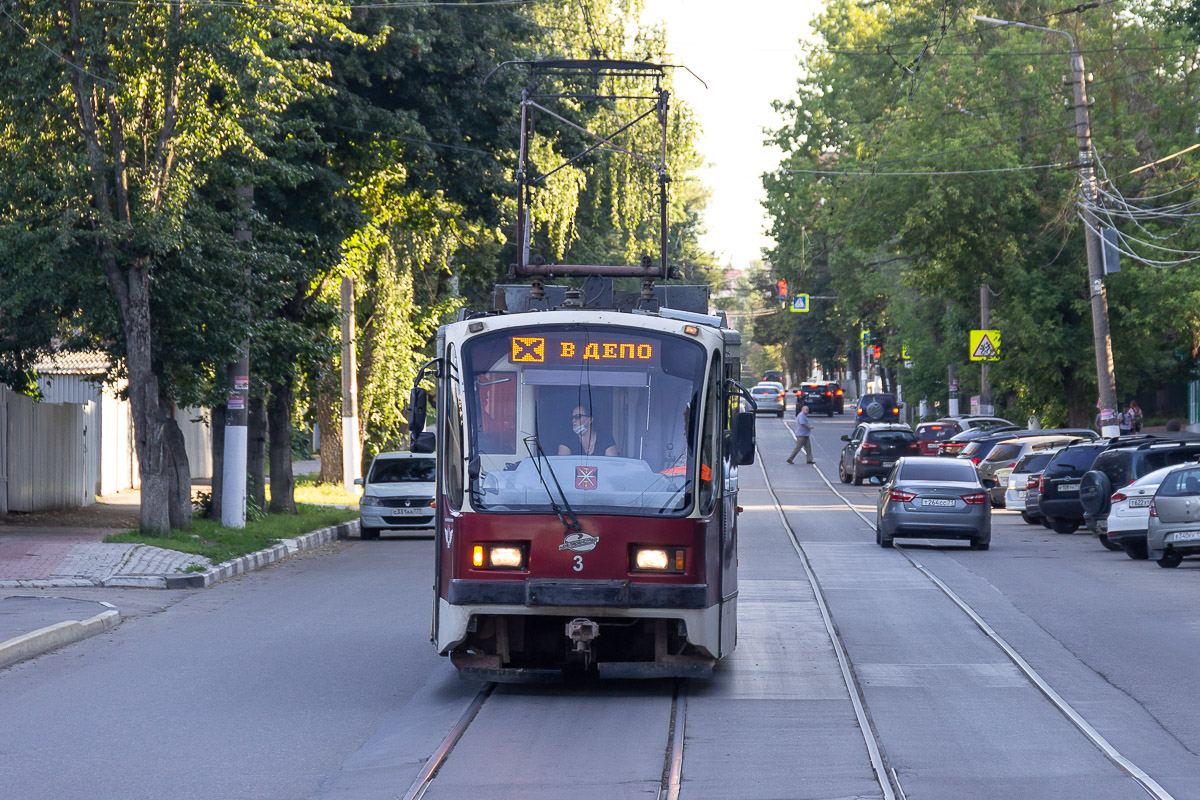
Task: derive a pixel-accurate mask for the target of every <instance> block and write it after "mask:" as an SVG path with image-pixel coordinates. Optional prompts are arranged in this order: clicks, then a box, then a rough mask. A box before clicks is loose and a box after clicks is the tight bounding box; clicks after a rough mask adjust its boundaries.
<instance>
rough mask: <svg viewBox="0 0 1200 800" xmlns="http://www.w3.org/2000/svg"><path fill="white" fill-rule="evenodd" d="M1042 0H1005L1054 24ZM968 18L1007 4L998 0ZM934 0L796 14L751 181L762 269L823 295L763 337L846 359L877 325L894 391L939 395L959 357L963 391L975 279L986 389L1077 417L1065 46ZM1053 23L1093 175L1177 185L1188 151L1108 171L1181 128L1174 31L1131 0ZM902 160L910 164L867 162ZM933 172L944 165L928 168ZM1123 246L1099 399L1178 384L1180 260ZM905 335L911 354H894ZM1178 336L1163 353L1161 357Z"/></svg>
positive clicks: (820, 356) (1086, 400) (1190, 63)
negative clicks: (788, 68) (1172, 262)
mask: <svg viewBox="0 0 1200 800" xmlns="http://www.w3.org/2000/svg"><path fill="white" fill-rule="evenodd" d="M1054 10H1057V9H1055V8H1052V7H1051V6H1049V5H1044V4H1039V3H1033V4H1024V5H1023V6H1022V7H1021V9H1020V12H1019V16H1020V18H1022V19H1030V20H1033V21H1034V24H1055V25H1057V24H1058V23H1057V22H1053V23H1045V22H1044V21H1042V17H1040V16H1039V15H1042V14H1045V13H1047V12H1050V11H1054ZM972 11H973V12H974V13H979V14H985V15H989V16H994V17H1000V18H1015V17H1014V16H1013V15H1014V14H1017V12H1016V11H1014V10H1013V9H1012V8H1011V7H1010V6H1007V5H1005V4H986V3H985V4H984V5H983V6H981V7H978V8H974V9H972ZM945 12H946V8H945V7H944V5H943V4H941V3H934V2H932V1H931V0H905V1H904V2H891V3H887V4H870V5H866V4H861V3H859V2H856V0H835V2H831V3H829V4H828V5H827V6H826V8H825V11H824V13H823V14H822V15H821V16H820V17H818V19H817V21H816V24H815V30H816V32H817V34H818V35H819V36H820V37H821V38H822V39H823V41H824V42H825V43H826V44H827V45H828V47H827V48H819V49H815V50H813V51H812V53H811V55H810V56H809V57H808V59H807V62H806V63H805V65H804V67H805V70H806V75H805V77H804V78H803V79H802V80H801V81H800V83H799V88H798V92H797V95H796V96H795V97H793V98H791V99H789V100H787V101H786V102H782V103H779V104H778V107H779V108H780V109H781V111H783V113H784V114H785V117H786V118H787V120H788V122H787V124H786V125H785V126H784V127H783V128H781V129H780V130H778V131H776V132H775V135H774V138H775V141H776V142H777V143H778V144H779V146H780V147H781V148H782V149H783V150H784V152H785V158H784V160H783V163H782V164H781V165H780V168H779V169H778V170H776V171H775V172H773V173H772V174H770V175H768V176H767V177H766V179H765V183H766V187H767V194H768V200H767V207H768V210H769V213H770V215H771V217H772V220H773V230H772V232H773V234H774V236H775V239H776V242H777V246H776V248H775V250H774V251H773V252H772V254H771V260H772V262H773V263H774V269H775V271H776V272H777V274H778V276H779V277H784V278H788V279H789V280H790V281H792V285H793V286H801V285H802V286H804V287H805V288H806V289H807V288H808V287H809V286H814V287H815V286H822V287H824V286H828V287H829V288H830V289H831V292H830V293H831V294H836V295H837V297H838V300H837V302H836V309H835V310H834V312H833V313H831V314H827V315H825V316H824V317H823V318H821V319H815V318H812V317H806V318H803V319H795V317H801V316H802V315H790V317H791V318H787V317H785V318H783V319H781V320H780V322H781V324H782V325H783V326H784V328H785V329H786V330H780V331H777V332H776V333H775V334H774V337H775V339H776V340H778V341H781V342H782V341H788V342H789V343H790V345H789V346H790V347H791V348H792V349H793V350H794V351H796V352H798V353H800V354H802V356H803V360H805V361H809V360H816V361H817V362H818V363H821V364H823V365H824V364H827V363H828V361H827V359H830V357H831V356H832V357H833V360H834V361H835V362H837V363H839V364H843V365H852V364H853V362H854V360H855V355H856V354H855V352H854V351H855V349H856V341H857V338H856V335H855V334H856V331H857V329H858V326H859V324H860V323H861V324H863V325H864V326H866V327H870V328H871V329H872V331H874V332H877V334H878V335H879V337H880V340H881V344H882V347H883V352H884V365H885V366H887V367H889V368H890V369H892V370H895V372H896V374H897V376H898V378H899V380H901V382H902V383H903V384H904V386H905V394H906V396H907V397H909V398H910V399H916V398H921V397H928V398H930V399H934V398H938V397H945V395H946V392H947V378H946V375H947V370H946V368H947V366H948V365H949V364H958V365H959V381H960V384H961V389H962V390H963V391H962V392H960V393H961V394H962V395H963V396H965V395H967V394H973V393H975V392H976V391H977V387H978V385H979V384H978V381H979V369H978V365H976V364H971V363H969V362H968V361H967V359H966V355H967V353H966V350H967V345H966V337H967V331H968V330H970V329H971V328H976V327H978V326H979V292H980V286H981V285H982V284H988V285H990V287H991V290H992V292H993V297H992V300H991V308H992V316H991V324H990V327H994V328H998V329H1000V330H1001V331H1002V334H1003V359H1002V361H1000V362H999V363H997V364H995V365H993V367H992V368H991V369H990V370H989V379H990V381H991V383H992V387H993V390H992V393H993V397H994V399H995V400H996V402H997V404H998V405H999V406H1000V407H1001V409H1002V410H1005V411H1006V412H1007V413H1009V414H1010V415H1011V416H1012V417H1013V418H1014V419H1015V418H1018V417H1019V418H1021V419H1024V417H1025V415H1026V414H1028V413H1029V412H1036V413H1038V415H1039V416H1040V417H1041V418H1042V419H1043V421H1046V422H1048V423H1049V422H1062V423H1065V422H1067V421H1068V420H1069V421H1071V422H1072V423H1073V424H1085V423H1088V422H1090V420H1091V416H1092V414H1093V413H1094V405H1095V399H1096V390H1095V372H1096V371H1095V359H1094V356H1093V351H1092V335H1091V312H1090V307H1089V305H1088V301H1087V281H1086V275H1087V272H1086V262H1085V254H1084V247H1083V227H1082V225H1081V223H1080V222H1079V220H1078V218H1077V216H1076V213H1075V200H1076V194H1077V191H1078V187H1077V177H1076V170H1075V169H1074V168H1073V165H1074V163H1075V161H1076V143H1075V136H1074V114H1073V111H1072V110H1071V109H1070V108H1067V109H1065V110H1064V98H1066V97H1067V94H1068V91H1069V88H1070V87H1069V86H1067V87H1064V86H1063V85H1062V84H1061V83H1060V80H1059V79H1060V76H1061V74H1062V73H1064V72H1065V71H1067V69H1068V68H1069V65H1068V63H1067V55H1066V51H1065V45H1066V42H1065V40H1064V39H1063V37H1061V36H1056V35H1053V34H1049V33H1045V34H1043V33H1040V32H1037V31H1022V30H1019V29H1015V28H1001V27H996V26H987V25H984V24H982V23H974V22H971V21H970V20H969V19H968V18H967V17H966V16H965V15H961V14H958V15H955V16H953V17H952V18H945V17H944V14H945ZM1071 19H1072V21H1073V22H1075V23H1078V24H1076V25H1075V26H1074V27H1072V28H1071V32H1072V34H1073V35H1074V36H1076V38H1077V41H1078V42H1079V46H1080V48H1081V49H1082V50H1083V51H1084V52H1085V58H1086V60H1087V68H1088V70H1090V71H1091V72H1093V73H1094V74H1095V82H1094V83H1093V84H1092V85H1091V88H1090V90H1089V92H1090V94H1091V95H1092V96H1093V97H1094V98H1095V101H1096V102H1095V106H1094V108H1093V109H1092V114H1093V132H1094V141H1095V144H1096V149H1097V151H1098V152H1099V153H1100V154H1102V155H1101V158H1102V162H1103V164H1104V165H1105V166H1106V168H1107V170H1108V174H1109V175H1111V176H1112V179H1113V180H1114V181H1115V184H1116V185H1117V186H1118V187H1119V188H1120V190H1121V191H1122V192H1123V193H1124V194H1125V195H1126V196H1127V197H1137V196H1148V195H1153V194H1155V193H1156V192H1157V191H1159V190H1160V189H1162V188H1176V187H1177V186H1179V185H1180V184H1183V183H1185V182H1186V181H1188V180H1194V179H1195V177H1196V172H1197V170H1196V166H1195V164H1196V161H1195V160H1192V161H1190V162H1189V161H1185V160H1176V161H1172V162H1167V163H1164V164H1163V165H1161V166H1159V167H1157V168H1156V169H1151V170H1146V171H1142V172H1140V173H1137V174H1136V175H1128V176H1127V175H1125V174H1124V173H1127V172H1128V171H1130V170H1132V169H1134V168H1135V167H1137V166H1139V165H1140V164H1143V163H1147V162H1149V161H1153V160H1155V159H1157V158H1159V157H1161V156H1163V155H1167V154H1169V153H1172V152H1174V151H1176V150H1179V149H1182V148H1183V147H1186V146H1187V145H1189V144H1191V143H1192V142H1193V140H1194V132H1193V129H1194V125H1195V119H1194V109H1191V105H1190V103H1188V102H1185V100H1184V98H1187V97H1191V96H1192V95H1193V94H1194V86H1195V81H1196V79H1197V77H1198V76H1200V74H1198V72H1197V69H1198V68H1200V58H1198V54H1197V53H1196V52H1195V50H1194V48H1190V49H1189V48H1181V41H1182V37H1183V33H1182V32H1180V31H1178V30H1175V29H1173V28H1171V27H1170V26H1169V25H1168V23H1167V22H1166V21H1165V19H1164V17H1163V15H1162V13H1161V10H1160V9H1157V8H1156V7H1155V5H1153V4H1149V3H1141V2H1118V3H1116V4H1115V5H1109V6H1105V7H1102V8H1099V9H1096V10H1094V11H1089V12H1088V13H1087V14H1085V15H1079V16H1078V17H1072V18H1071ZM943 23H945V25H944V26H943ZM1046 165H1062V168H1055V167H1049V168H1047V166H1046ZM980 170H989V171H988V172H978V171H980ZM814 172H823V173H826V174H813V173H814ZM913 172H915V173H925V174H917V175H895V174H891V175H889V174H887V173H913ZM947 172H950V173H959V174H930V173H947ZM830 173H864V174H862V175H853V174H830ZM1103 177H1104V175H1103V174H1102V175H1101V178H1103ZM1194 195H1195V189H1194V188H1191V189H1185V190H1184V192H1183V193H1181V194H1176V195H1174V196H1173V198H1172V199H1173V200H1175V201H1179V202H1182V201H1185V200H1187V199H1189V198H1191V197H1193V196H1194ZM1151 204H1153V203H1151ZM1147 224H1148V226H1149V228H1150V231H1151V232H1152V233H1156V234H1157V235H1167V234H1169V235H1170V236H1171V239H1170V240H1169V241H1171V242H1173V244H1169V245H1168V246H1170V247H1177V248H1179V249H1183V250H1187V249H1196V248H1195V244H1196V242H1197V239H1198V237H1197V235H1196V231H1195V228H1194V226H1193V227H1192V228H1191V229H1188V230H1178V229H1175V228H1172V227H1170V226H1163V225H1156V224H1154V223H1147ZM1122 226H1123V227H1125V228H1127V230H1126V232H1138V231H1137V230H1136V229H1133V226H1132V224H1131V223H1128V222H1126V223H1122ZM1123 261H1124V264H1123V271H1122V272H1121V273H1120V274H1118V275H1115V276H1111V277H1110V278H1108V279H1107V280H1106V284H1107V288H1108V293H1109V306H1110V316H1111V323H1112V329H1113V335H1112V338H1113V346H1114V357H1115V361H1116V369H1117V386H1118V390H1119V393H1120V395H1121V397H1125V396H1129V395H1132V394H1133V393H1135V392H1137V391H1141V390H1145V389H1150V388H1154V387H1157V386H1161V385H1163V384H1164V383H1167V382H1170V381H1174V380H1180V379H1182V378H1184V377H1185V376H1186V375H1187V374H1188V372H1189V371H1190V370H1191V369H1192V367H1193V366H1194V363H1195V362H1194V358H1195V342H1196V341H1197V338H1198V336H1200V328H1198V327H1197V326H1196V324H1195V321H1194V314H1193V312H1192V311H1191V310H1190V308H1194V298H1195V293H1196V291H1197V289H1200V283H1198V281H1200V272H1198V271H1197V269H1196V268H1195V267H1194V266H1185V267H1178V268H1175V269H1172V270H1170V271H1160V270H1153V269H1151V268H1150V267H1148V266H1142V265H1138V264H1136V263H1130V261H1131V260H1130V259H1128V258H1125V259H1123ZM1189 302H1192V303H1193V305H1192V306H1190V307H1185V306H1187V304H1188V303H1189ZM846 343H849V346H847V344H846ZM905 344H907V345H908V347H909V352H910V355H911V360H912V364H913V366H912V368H911V369H906V368H905V367H904V366H903V364H902V360H901V358H900V355H899V354H900V349H901V347H902V346H903V345H905ZM1179 348H1182V349H1183V350H1184V351H1185V352H1186V353H1187V354H1188V355H1187V358H1186V359H1184V360H1183V361H1180V360H1178V359H1174V358H1172V357H1170V356H1165V355H1164V354H1170V353H1173V352H1174V351H1176V350H1177V349H1179Z"/></svg>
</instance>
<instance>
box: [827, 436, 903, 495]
mask: <svg viewBox="0 0 1200 800" xmlns="http://www.w3.org/2000/svg"><path fill="white" fill-rule="evenodd" d="M842 441H843V442H846V446H845V447H843V448H842V455H841V457H840V458H839V459H838V477H839V478H840V479H841V481H842V483H851V482H853V483H854V485H855V486H861V485H862V482H863V481H864V480H865V479H867V478H876V477H883V476H884V475H887V474H888V473H889V472H890V471H891V469H892V466H893V465H894V464H895V463H896V460H897V459H899V458H902V457H904V456H915V455H916V454H917V436H916V434H914V433H913V432H912V429H911V428H909V427H908V426H907V425H904V424H902V423H897V422H862V423H859V424H858V425H857V426H855V428H854V432H853V433H851V434H850V435H848V436H845V435H843V436H842Z"/></svg>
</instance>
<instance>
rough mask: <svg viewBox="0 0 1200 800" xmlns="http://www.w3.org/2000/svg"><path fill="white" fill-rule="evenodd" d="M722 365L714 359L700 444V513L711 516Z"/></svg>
mask: <svg viewBox="0 0 1200 800" xmlns="http://www.w3.org/2000/svg"><path fill="white" fill-rule="evenodd" d="M721 410H722V409H721V364H720V362H719V361H717V359H715V358H714V359H713V361H712V364H710V365H709V369H708V386H707V387H706V390H705V392H704V430H703V433H702V436H703V439H702V440H701V442H700V513H701V514H711V513H712V511H713V508H714V507H715V504H716V498H717V469H716V467H717V464H716V460H715V456H716V453H717V437H718V436H720V435H721Z"/></svg>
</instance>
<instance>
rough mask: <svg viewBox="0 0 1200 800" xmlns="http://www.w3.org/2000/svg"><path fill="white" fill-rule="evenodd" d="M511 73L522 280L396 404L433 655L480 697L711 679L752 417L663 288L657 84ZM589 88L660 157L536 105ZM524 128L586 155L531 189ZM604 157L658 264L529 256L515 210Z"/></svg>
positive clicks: (678, 290) (661, 115) (565, 70)
mask: <svg viewBox="0 0 1200 800" xmlns="http://www.w3.org/2000/svg"><path fill="white" fill-rule="evenodd" d="M503 66H505V65H501V67H503ZM521 66H523V67H524V68H526V69H528V72H529V81H528V83H527V85H526V86H525V88H524V89H523V91H522V98H521V117H520V118H521V137H520V139H521V145H520V151H519V161H518V168H517V173H516V177H517V184H518V186H517V189H518V192H517V198H518V204H517V230H516V238H515V242H517V243H519V245H518V246H517V247H516V263H515V264H512V265H510V268H509V275H510V276H511V277H512V278H514V279H516V278H529V279H530V282H529V284H528V285H525V284H500V285H498V286H496V287H495V295H494V297H495V300H494V303H493V309H492V310H491V311H490V312H477V313H468V312H466V311H463V312H460V314H459V319H458V321H457V322H454V323H452V324H449V325H445V326H443V327H442V328H441V329H440V330H439V331H438V336H437V351H436V357H435V358H433V359H432V360H431V361H430V362H429V363H428V364H426V365H425V366H424V367H423V368H422V369H421V371H420V373H419V374H418V375H417V380H416V385H415V386H414V387H413V392H412V397H411V400H410V419H409V429H410V435H411V436H412V447H413V449H414V450H416V451H424V452H433V451H434V450H435V449H436V453H437V464H438V468H437V497H436V498H435V500H434V507H435V510H436V516H435V525H436V533H437V547H436V553H437V555H436V557H435V559H434V593H435V598H434V609H433V630H432V639H433V643H434V646H435V647H436V648H437V650H438V652H439V653H441V654H443V655H447V656H449V657H450V660H451V661H452V662H453V663H454V665H455V666H456V667H457V668H458V670H459V672H460V673H461V674H463V675H464V676H471V677H483V678H486V679H489V680H497V681H521V680H536V679H544V678H548V677H556V676H562V675H565V674H572V673H585V674H597V673H598V674H599V675H600V676H602V677H687V676H704V675H709V674H711V673H712V670H713V666H714V664H715V663H716V662H717V661H718V660H719V659H721V658H723V657H724V656H726V655H728V654H729V653H730V652H731V651H732V650H733V647H734V645H735V643H736V641H737V541H738V537H737V513H738V505H737V499H738V467H739V466H744V465H747V464H752V463H753V460H754V407H755V406H754V400H753V398H752V397H751V396H750V394H749V392H747V391H746V390H745V389H744V388H743V387H742V386H741V385H740V384H739V383H738V382H737V381H738V379H739V378H740V377H741V364H740V346H741V341H740V338H739V335H738V332H737V331H736V330H733V329H731V328H729V327H728V326H727V325H726V324H725V321H724V317H723V316H712V315H709V314H708V288H707V287H705V286H681V285H676V284H671V283H669V280H670V279H671V278H673V277H676V276H675V274H674V270H673V269H672V268H671V266H670V265H669V264H668V263H667V187H668V184H669V183H670V176H669V174H668V170H667V162H666V152H667V112H668V108H669V102H668V101H669V93H668V92H667V90H666V89H665V88H664V82H663V80H662V77H663V75H664V72H665V70H666V69H667V68H668V67H667V66H665V65H656V64H651V63H648V62H641V61H613V60H589V61H573V60H561V59H560V60H553V61H539V62H521ZM497 69H500V67H497ZM647 82H649V83H650V84H652V85H653V88H647ZM597 86H605V87H607V89H608V91H609V92H611V93H612V94H614V95H621V96H622V97H624V98H625V99H627V100H631V101H632V100H638V101H645V102H646V103H648V104H649V106H648V108H647V109H646V110H645V112H644V113H642V114H641V115H640V116H638V117H637V118H636V119H635V120H634V121H633V122H630V123H628V124H626V125H624V126H622V127H621V128H620V129H619V130H618V133H621V132H623V131H628V130H629V129H630V128H632V127H633V126H634V125H635V124H637V122H638V121H640V120H647V119H656V120H657V122H658V138H659V147H658V156H659V160H658V161H657V162H650V161H648V160H647V157H646V156H645V155H644V154H640V153H638V152H637V151H636V150H631V149H627V148H623V147H622V146H621V145H620V144H618V143H617V142H616V140H615V139H614V138H613V137H614V136H615V135H616V134H612V133H607V134H605V135H599V134H594V133H592V132H591V131H589V130H587V128H586V127H583V126H581V125H577V124H575V123H572V122H570V121H569V120H567V119H566V118H564V117H563V116H561V114H559V113H557V112H554V111H551V110H550V109H548V108H547V107H545V106H543V105H542V103H544V102H546V100H547V98H550V99H554V100H569V101H570V102H571V103H575V104H579V103H588V102H596V101H597V100H598V99H601V98H598V97H597V88H596V87H597ZM550 87H557V88H550ZM563 107H565V106H559V108H560V109H561V108H563ZM538 119H545V120H548V121H549V122H562V123H564V124H567V125H569V126H570V127H572V128H574V129H575V130H576V131H579V132H583V133H585V134H587V135H589V136H591V137H593V138H594V139H595V140H596V141H597V144H594V145H592V146H591V147H588V148H586V149H585V150H583V151H582V152H581V153H579V154H577V155H575V156H573V157H572V158H570V159H569V160H565V161H564V162H563V163H562V164H561V165H559V166H553V165H543V168H544V169H546V170H547V171H546V172H543V173H541V174H539V173H538V171H537V169H536V165H535V164H534V163H533V162H532V161H531V160H530V158H529V143H530V140H531V138H532V137H533V136H534V125H535V120H538ZM601 147H603V148H604V149H605V151H606V152H610V153H611V152H618V153H624V154H626V155H628V156H630V157H631V158H633V159H635V160H637V161H638V162H639V163H641V164H642V167H641V168H643V169H648V170H650V171H649V172H648V173H647V175H648V176H654V177H655V179H656V180H657V181H658V187H659V191H658V198H659V221H660V224H659V258H658V263H657V264H655V263H654V261H653V259H651V257H650V256H649V255H645V256H643V257H642V259H641V263H640V265H637V266H630V265H617V266H613V265H609V266H605V265H581V264H546V263H544V262H542V261H540V260H539V259H530V257H529V252H528V247H529V242H530V238H531V237H530V230H531V222H530V218H531V211H532V205H531V202H532V197H533V196H534V193H535V192H536V191H539V187H540V186H541V185H543V184H542V182H543V181H544V180H545V179H546V178H547V177H548V176H549V175H551V174H553V173H554V172H556V171H557V170H558V169H561V168H562V167H563V166H566V165H567V164H570V163H578V162H579V159H581V158H584V157H586V156H587V155H588V154H589V153H590V152H591V151H594V150H597V149H598V148H601ZM531 262H533V263H531ZM573 278H578V279H582V281H581V285H570V284H554V283H553V282H552V281H554V280H558V279H567V280H570V279H573ZM617 279H623V280H624V281H625V283H626V284H636V281H637V280H640V281H641V291H640V292H639V291H636V290H633V291H621V290H619V289H618V285H617V283H616V280H617ZM656 280H662V281H664V282H667V283H665V284H664V285H655V281H656ZM427 378H428V379H431V380H434V381H436V390H437V403H436V411H435V414H434V418H433V425H432V427H433V430H432V431H425V424H426V421H427V420H426V418H427V415H428V414H427V407H428V406H427V402H428V395H427V390H426V389H425V387H424V386H422V383H423V382H424V381H425V380H426V379H427ZM742 400H744V401H745V403H746V404H747V405H748V407H749V408H750V411H742V410H740V408H741V406H740V402H741V401H742Z"/></svg>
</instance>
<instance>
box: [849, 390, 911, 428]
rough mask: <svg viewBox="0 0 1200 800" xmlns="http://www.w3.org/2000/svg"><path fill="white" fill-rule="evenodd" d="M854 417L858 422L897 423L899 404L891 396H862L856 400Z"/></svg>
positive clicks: (898, 419) (893, 396)
mask: <svg viewBox="0 0 1200 800" xmlns="http://www.w3.org/2000/svg"><path fill="white" fill-rule="evenodd" d="M854 417H855V419H857V420H858V421H859V422H899V421H900V404H899V403H897V402H896V396H895V395H892V394H864V395H863V396H862V397H860V398H858V407H857V408H855V409H854Z"/></svg>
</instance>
